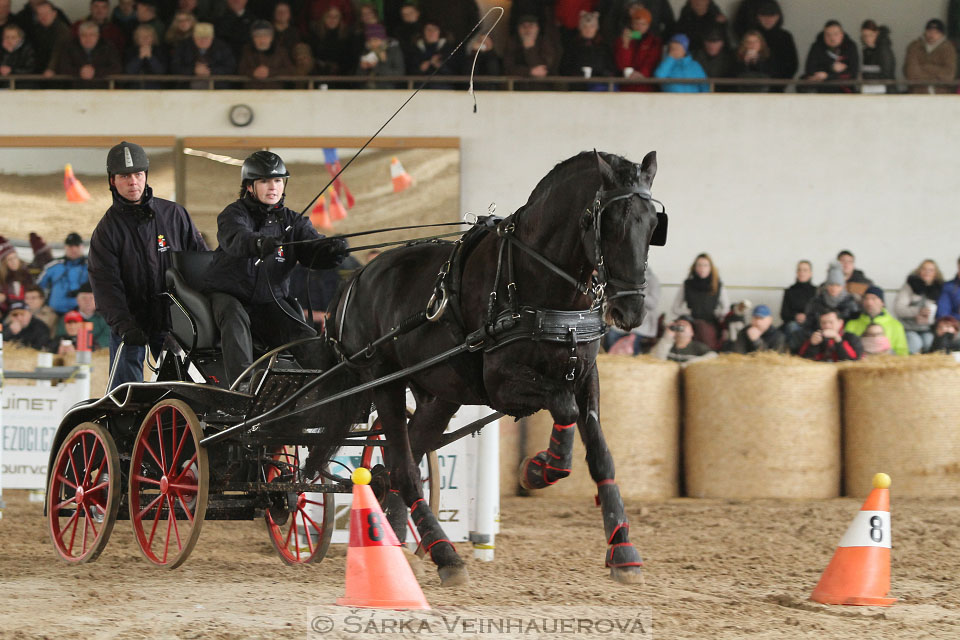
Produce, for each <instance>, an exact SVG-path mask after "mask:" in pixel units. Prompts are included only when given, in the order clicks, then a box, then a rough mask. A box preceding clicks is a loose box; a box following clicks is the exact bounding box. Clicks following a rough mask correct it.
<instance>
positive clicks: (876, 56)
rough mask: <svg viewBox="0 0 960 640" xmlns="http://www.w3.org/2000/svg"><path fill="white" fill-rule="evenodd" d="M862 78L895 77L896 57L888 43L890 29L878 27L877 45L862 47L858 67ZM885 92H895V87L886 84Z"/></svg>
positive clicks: (879, 78) (880, 78)
mask: <svg viewBox="0 0 960 640" xmlns="http://www.w3.org/2000/svg"><path fill="white" fill-rule="evenodd" d="M860 69H861V72H862V74H863V75H862V77H863V79H864V80H893V79H894V78H896V77H897V59H896V56H894V55H893V47H892V46H891V44H890V30H889V29H887V28H886V27H880V33H879V34H878V35H877V46H875V47H873V48H872V49H868V48H867V47H864V48H863V64H862V65H861V67H860ZM885 93H896V87H895V86H892V85H887V86H886V91H885Z"/></svg>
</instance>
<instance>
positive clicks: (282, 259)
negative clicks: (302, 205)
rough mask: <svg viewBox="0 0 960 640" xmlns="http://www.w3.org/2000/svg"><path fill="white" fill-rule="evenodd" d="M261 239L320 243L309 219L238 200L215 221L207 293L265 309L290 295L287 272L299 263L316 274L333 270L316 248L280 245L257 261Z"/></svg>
mask: <svg viewBox="0 0 960 640" xmlns="http://www.w3.org/2000/svg"><path fill="white" fill-rule="evenodd" d="M287 229H289V231H287ZM261 237H269V238H282V239H284V240H290V241H292V240H319V239H320V238H323V236H322V235H320V234H319V233H317V230H316V229H314V228H313V225H312V224H310V220H309V219H308V218H305V217H303V216H301V215H300V214H298V213H297V212H296V211H291V210H290V209H287V208H286V207H284V206H283V205H282V203H281V204H278V205H276V206H274V207H272V208H269V209H268V208H267V207H265V206H264V205H261V204H260V203H258V202H256V201H254V200H252V199H250V198H249V197H243V198H241V199H240V200H236V201H234V202H233V203H231V204H229V205H227V207H226V208H225V209H224V210H223V211H222V212H220V215H219V216H217V240H218V241H219V243H220V246H219V247H217V251H216V254H215V255H214V257H213V265H212V266H211V267H210V271H209V272H208V273H207V278H206V285H205V289H206V290H207V291H222V292H224V293H229V294H230V295H232V296H233V297H235V298H236V299H237V300H239V301H240V302H243V303H245V304H265V303H268V302H273V300H274V297H276V298H277V299H278V300H279V299H280V298H286V297H287V296H288V295H289V293H290V272H291V271H293V267H294V265H295V264H296V263H297V262H299V263H300V264H302V265H304V266H306V267H311V268H314V269H329V268H331V267H333V266H336V265H333V264H331V263H330V262H329V260H325V255H326V254H325V252H324V251H323V249H322V246H318V245H317V244H298V245H290V246H286V247H283V246H281V247H278V248H277V250H276V252H275V253H274V254H273V255H270V256H267V257H266V258H264V259H263V260H259V261H258V259H257V240H258V239H260V238H261ZM257 262H259V264H257ZM271 287H272V289H273V293H272V294H271V292H270V290H271Z"/></svg>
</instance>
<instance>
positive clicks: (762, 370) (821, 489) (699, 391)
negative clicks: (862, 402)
mask: <svg viewBox="0 0 960 640" xmlns="http://www.w3.org/2000/svg"><path fill="white" fill-rule="evenodd" d="M684 391H685V413H684V440H683V447H684V463H685V470H686V481H687V485H686V486H687V494H688V495H689V496H691V497H695V498H707V497H709V498H834V497H837V496H838V495H839V491H840V389H839V383H838V373H837V367H835V366H833V365H830V364H826V363H814V362H809V361H806V360H803V359H800V358H795V357H790V356H783V355H778V354H773V353H760V354H755V355H751V356H739V355H724V356H721V357H719V358H715V359H713V360H708V361H705V362H697V363H693V364H691V365H689V366H688V367H687V368H686V369H685V370H684Z"/></svg>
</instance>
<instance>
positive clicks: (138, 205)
mask: <svg viewBox="0 0 960 640" xmlns="http://www.w3.org/2000/svg"><path fill="white" fill-rule="evenodd" d="M110 191H111V193H113V206H115V207H117V209H119V210H120V213H123V214H126V215H132V216H134V217H135V218H136V219H137V224H143V223H144V222H147V221H148V220H152V219H153V208H152V207H151V206H150V201H151V200H153V189H151V188H150V185H146V186H145V187H144V188H143V195H142V196H140V202H131V201H129V200H127V199H126V198H124V197H123V196H121V195H120V194H119V193H117V190H116V188H115V187H114V186H113V185H110Z"/></svg>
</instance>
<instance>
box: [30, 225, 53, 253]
mask: <svg viewBox="0 0 960 640" xmlns="http://www.w3.org/2000/svg"><path fill="white" fill-rule="evenodd" d="M30 248H31V249H33V255H37V254H38V253H43V252H44V251H49V250H50V247H49V246H47V243H46V242H44V241H43V238H41V237H40V236H39V235H37V234H36V233H34V232H33V231H31V232H30Z"/></svg>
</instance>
